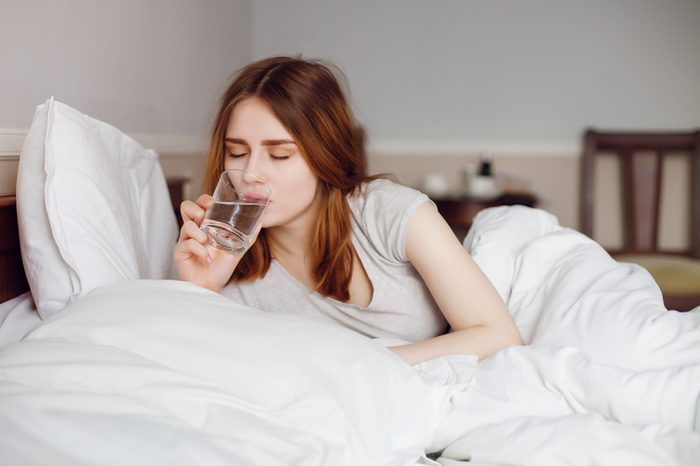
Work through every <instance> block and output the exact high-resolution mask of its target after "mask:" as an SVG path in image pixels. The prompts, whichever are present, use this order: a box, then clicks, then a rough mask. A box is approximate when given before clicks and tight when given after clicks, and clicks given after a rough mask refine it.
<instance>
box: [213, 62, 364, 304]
mask: <svg viewBox="0 0 700 466" xmlns="http://www.w3.org/2000/svg"><path fill="white" fill-rule="evenodd" d="M249 97H256V98H258V99H261V100H262V101H264V102H265V103H267V105H268V106H269V107H270V109H271V110H272V112H273V113H274V114H275V116H276V117H277V119H278V120H279V121H280V122H281V123H282V124H283V125H284V126H285V128H286V129H287V131H289V133H290V135H291V136H292V138H293V139H294V142H295V143H296V144H297V147H298V148H299V151H300V152H301V154H302V156H303V157H304V158H305V159H306V161H307V163H308V164H309V166H310V167H311V171H312V172H313V173H314V174H315V175H316V176H317V177H318V178H319V186H320V189H319V192H318V195H319V196H321V209H320V214H319V218H318V221H317V223H316V230H315V234H314V238H313V240H312V260H313V264H314V277H315V279H316V291H318V292H319V293H321V294H322V295H324V296H331V297H333V298H335V299H338V300H340V301H348V300H349V299H350V293H349V291H348V286H349V284H350V277H351V275H352V265H353V248H352V243H351V221H350V210H349V207H348V204H347V200H346V197H347V195H349V194H351V193H353V192H354V191H355V190H356V189H357V188H358V187H359V186H360V185H361V184H362V183H363V182H364V181H368V180H370V179H372V178H374V177H368V176H366V175H365V153H364V133H363V131H362V129H361V127H360V126H359V125H358V124H357V123H356V122H355V120H354V118H353V116H352V113H351V111H350V108H349V106H348V104H347V101H346V99H345V96H344V94H343V91H342V90H341V87H340V84H339V83H338V80H337V79H336V76H335V75H334V73H333V72H332V71H331V69H330V67H329V66H328V65H326V64H324V63H322V62H321V61H318V60H307V59H302V58H296V57H271V58H267V59H264V60H260V61H257V62H254V63H251V64H249V65H248V66H246V67H244V68H243V69H242V70H240V71H239V72H238V73H237V75H236V76H235V77H234V79H233V81H232V83H231V85H230V86H229V87H228V89H227V90H226V92H224V94H223V96H222V98H221V107H220V109H219V112H218V114H217V117H216V120H215V121H214V127H213V131H212V137H211V144H210V147H209V157H208V159H207V165H206V168H205V173H204V185H203V188H204V192H207V193H211V192H212V191H213V189H214V186H215V185H216V181H217V179H218V177H219V175H220V174H221V172H222V171H223V169H224V160H225V154H224V138H225V137H226V127H227V125H228V121H229V118H230V117H231V114H232V112H233V109H234V107H235V106H236V105H237V104H238V103H239V102H241V101H242V100H243V99H246V98H249ZM271 260H272V255H271V252H270V247H269V242H268V239H267V237H266V234H265V230H263V231H261V232H260V234H259V235H258V239H257V241H256V242H255V243H253V246H252V247H251V248H250V250H249V251H248V252H246V253H245V255H244V256H243V257H242V258H241V261H240V263H239V264H238V266H237V267H236V270H235V271H234V273H233V275H232V277H231V280H232V281H251V280H255V279H257V278H260V277H263V276H265V274H266V273H267V271H268V269H269V268H270V262H271Z"/></svg>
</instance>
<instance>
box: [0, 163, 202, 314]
mask: <svg viewBox="0 0 700 466" xmlns="http://www.w3.org/2000/svg"><path fill="white" fill-rule="evenodd" d="M167 181H168V191H170V202H171V203H172V205H173V210H174V211H175V215H176V216H177V220H178V223H179V224H180V225H182V219H181V218H180V203H182V201H183V197H184V194H183V192H184V185H185V183H187V182H188V181H189V179H188V178H180V177H178V178H168V179H167ZM16 201H17V198H16V196H0V303H2V302H5V301H7V300H9V299H12V298H14V297H15V296H18V295H20V294H22V293H24V292H25V291H28V290H29V284H28V283H27V277H26V275H25V272H24V266H23V265H22V253H21V251H20V247H19V232H18V228H17V206H16Z"/></svg>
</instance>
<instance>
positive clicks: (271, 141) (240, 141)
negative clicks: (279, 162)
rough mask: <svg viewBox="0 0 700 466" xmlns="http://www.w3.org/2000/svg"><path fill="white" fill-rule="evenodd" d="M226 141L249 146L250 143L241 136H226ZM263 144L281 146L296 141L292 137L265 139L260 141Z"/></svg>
mask: <svg viewBox="0 0 700 466" xmlns="http://www.w3.org/2000/svg"><path fill="white" fill-rule="evenodd" d="M224 140H225V141H226V142H230V143H232V144H241V145H244V146H248V145H249V144H248V143H247V142H246V141H245V139H240V138H226V139H224ZM260 144H261V145H263V146H281V145H284V144H295V145H296V143H295V142H294V141H292V140H291V139H265V140H263V141H261V142H260Z"/></svg>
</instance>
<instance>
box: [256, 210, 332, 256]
mask: <svg viewBox="0 0 700 466" xmlns="http://www.w3.org/2000/svg"><path fill="white" fill-rule="evenodd" d="M318 215H319V208H318V205H316V204H315V203H314V205H313V206H312V207H311V208H310V209H309V210H308V211H306V212H304V214H302V215H301V216H300V217H297V218H295V219H294V220H292V221H291V222H289V223H286V224H284V225H279V226H276V227H271V228H268V229H267V232H266V235H267V239H268V244H269V245H270V252H271V253H272V257H274V258H275V259H277V260H280V259H282V260H283V261H284V260H285V259H289V258H295V259H298V258H300V259H301V260H305V259H306V258H308V257H310V253H311V247H312V244H313V237H314V234H315V233H316V223H317V222H318Z"/></svg>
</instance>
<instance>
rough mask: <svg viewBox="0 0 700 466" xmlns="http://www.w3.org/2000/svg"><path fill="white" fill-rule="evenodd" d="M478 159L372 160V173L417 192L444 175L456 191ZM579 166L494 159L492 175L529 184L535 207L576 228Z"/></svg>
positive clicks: (554, 159) (567, 159)
mask: <svg viewBox="0 0 700 466" xmlns="http://www.w3.org/2000/svg"><path fill="white" fill-rule="evenodd" d="M478 160H479V159H478V157H477V156H456V155H454V156H453V155H430V156H427V155H426V156H418V155H415V156H404V155H394V156H373V157H370V159H369V169H370V172H372V173H384V172H390V173H394V174H396V175H397V176H398V177H399V179H400V181H402V182H403V183H405V184H407V185H409V186H414V187H418V188H420V187H421V185H422V182H423V179H424V177H425V175H426V174H429V173H440V174H442V175H444V176H445V177H446V178H447V180H448V182H449V184H450V188H451V189H452V190H453V191H456V190H458V189H459V183H460V180H461V176H462V170H463V169H464V168H465V167H466V165H467V164H468V163H475V164H476V163H478ZM578 164H579V158H578V157H575V156H569V155H563V156H540V157H537V156H520V155H512V156H496V157H495V158H494V165H493V166H494V173H495V174H496V175H500V176H508V177H516V178H518V179H521V180H523V181H524V182H525V183H530V184H531V185H532V188H533V189H534V191H535V193H536V194H537V196H538V198H539V203H538V206H539V207H541V208H542V209H545V210H547V211H549V212H552V213H553V214H555V215H556V216H557V217H558V218H559V221H560V223H561V224H562V225H564V226H567V227H572V228H576V227H577V226H578V189H579V188H578V173H579V171H578Z"/></svg>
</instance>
